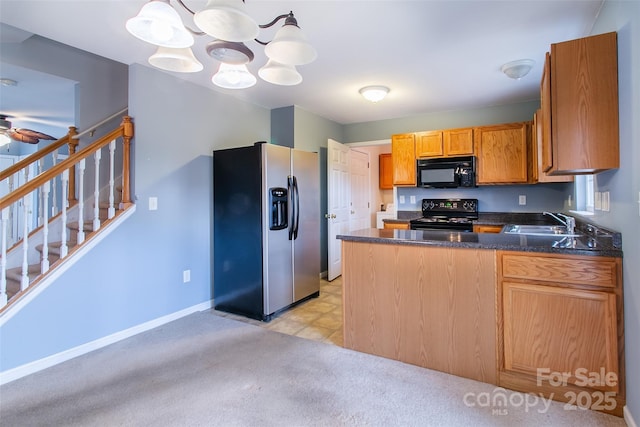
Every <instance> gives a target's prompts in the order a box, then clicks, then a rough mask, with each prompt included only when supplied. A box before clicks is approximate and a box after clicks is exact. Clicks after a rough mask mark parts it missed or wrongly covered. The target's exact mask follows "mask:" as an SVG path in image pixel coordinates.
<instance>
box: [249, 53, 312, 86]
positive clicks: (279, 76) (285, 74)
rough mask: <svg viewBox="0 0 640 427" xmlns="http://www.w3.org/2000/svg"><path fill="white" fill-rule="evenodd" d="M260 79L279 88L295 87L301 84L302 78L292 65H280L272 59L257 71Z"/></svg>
mask: <svg viewBox="0 0 640 427" xmlns="http://www.w3.org/2000/svg"><path fill="white" fill-rule="evenodd" d="M258 75H259V76H260V78H261V79H262V80H264V81H266V82H269V83H273V84H274V85H281V86H295V85H297V84H300V83H301V82H302V76H301V75H300V73H298V70H296V67H294V66H293V65H285V64H280V63H279V62H276V61H274V60H272V59H270V60H269V61H267V63H266V65H265V66H264V67H262V68H260V70H258Z"/></svg>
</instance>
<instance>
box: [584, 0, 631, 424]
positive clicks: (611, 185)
mask: <svg viewBox="0 0 640 427" xmlns="http://www.w3.org/2000/svg"><path fill="white" fill-rule="evenodd" d="M609 31H617V32H618V94H619V97H620V104H619V105H620V169H618V170H615V171H609V172H604V173H601V174H598V175H596V191H609V192H610V201H611V210H610V211H609V212H602V211H596V217H595V218H594V220H595V221H596V222H598V223H599V224H601V225H604V226H607V227H610V228H613V229H615V230H622V231H623V234H622V250H623V252H624V261H623V280H624V315H625V344H626V348H625V357H626V360H627V363H626V367H627V408H628V410H629V411H630V412H631V414H632V415H633V418H634V420H635V423H636V424H637V425H640V365H638V363H637V361H638V360H640V283H639V281H638V278H639V277H640V264H639V263H638V260H640V212H639V211H638V210H639V209H640V206H639V205H638V200H639V199H640V168H639V166H640V124H639V122H638V117H640V55H639V54H638V53H639V52H640V2H638V1H606V2H605V3H604V7H603V8H602V11H601V12H600V15H599V17H598V20H597V22H596V25H595V26H594V28H593V31H592V34H601V33H606V32H609Z"/></svg>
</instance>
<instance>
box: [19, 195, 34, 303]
mask: <svg viewBox="0 0 640 427" xmlns="http://www.w3.org/2000/svg"><path fill="white" fill-rule="evenodd" d="M32 194H33V193H30V194H27V195H26V196H24V198H23V199H22V208H23V213H24V216H23V220H24V221H23V224H22V233H23V236H22V277H21V278H20V290H21V291H24V290H25V289H27V288H28V287H29V217H30V216H31V212H30V211H31V196H32Z"/></svg>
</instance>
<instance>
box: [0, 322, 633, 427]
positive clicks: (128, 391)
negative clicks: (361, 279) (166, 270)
mask: <svg viewBox="0 0 640 427" xmlns="http://www.w3.org/2000/svg"><path fill="white" fill-rule="evenodd" d="M496 393H503V394H505V395H506V396H507V398H508V401H509V402H511V403H510V404H509V405H508V406H506V407H492V406H490V405H489V406H487V405H484V404H483V403H482V402H483V399H482V396H485V397H486V396H494V395H495V394H496ZM523 401H524V395H522V394H520V393H514V392H507V391H501V390H496V388H495V387H494V386H491V385H487V384H483V383H478V382H475V381H470V380H466V379H463V378H458V377H455V376H451V375H447V374H443V373H439V372H434V371H430V370H427V369H422V368H418V367H415V366H411V365H406V364H403V363H399V362H396V361H392V360H388V359H383V358H379V357H375V356H371V355H367V354H362V353H357V352H353V351H350V350H346V349H344V348H341V347H338V346H336V345H333V344H331V343H324V342H317V341H312V340H308V339H304V338H300V337H294V336H290V335H285V334H281V333H278V332H274V331H269V330H266V329H264V328H260V327H258V326H255V325H251V324H247V323H243V322H238V321H235V320H231V319H228V318H223V317H220V316H216V315H215V314H213V313H212V312H202V313H196V314H193V315H190V316H187V317H185V318H183V319H180V320H177V321H175V322H172V323H169V324H167V325H164V326H162V327H159V328H156V329H154V330H151V331H149V332H145V333H143V334H140V335H137V336H135V337H132V338H129V339H127V340H124V341H122V342H119V343H116V344H113V345H111V346H108V347H105V348H104V349H101V350H98V351H95V352H93V353H90V354H87V355H84V356H81V357H78V358H76V359H73V360H70V361H68V362H66V363H63V364H60V365H57V366H55V367H52V368H49V369H47V370H45V371H42V372H40V373H37V374H34V375H31V376H29V377H25V378H22V379H20V380H16V381H14V382H12V383H9V384H6V385H4V386H2V387H0V424H1V425H3V426H360V425H366V426H494V425H498V426H500V425H504V426H541V425H549V426H563V425H565V426H624V421H623V420H622V419H620V418H617V417H613V416H609V415H604V414H601V413H597V412H592V411H587V410H571V409H565V407H564V405H563V404H561V403H557V402H550V403H549V404H548V405H549V406H548V407H547V406H545V404H546V403H545V404H543V403H542V402H541V401H539V402H538V403H537V404H536V405H534V406H529V407H526V406H525V405H524V404H523ZM530 403H532V402H530Z"/></svg>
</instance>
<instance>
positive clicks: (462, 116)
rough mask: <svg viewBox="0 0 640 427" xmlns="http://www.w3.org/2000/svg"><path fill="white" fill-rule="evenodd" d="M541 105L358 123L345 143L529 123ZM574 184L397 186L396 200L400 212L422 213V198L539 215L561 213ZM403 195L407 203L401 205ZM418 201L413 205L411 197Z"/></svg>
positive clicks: (351, 127)
mask: <svg viewBox="0 0 640 427" xmlns="http://www.w3.org/2000/svg"><path fill="white" fill-rule="evenodd" d="M539 105H540V102H539V101H538V100H536V101H530V102H523V103H520V104H513V105H500V106H494V107H486V108H479V109H471V110H460V111H446V112H441V113H431V114H423V115H419V116H413V117H405V118H400V119H393V120H381V121H379V122H368V123H358V124H353V125H346V126H345V140H347V141H349V142H361V141H376V140H382V139H388V138H390V136H391V135H392V134H396V133H405V132H418V131H425V130H436V129H452V128H460V127H471V126H481V125H491V124H498V123H511V122H520V121H528V120H531V119H532V118H533V113H534V112H535V111H536V109H538V107H539ZM572 191H573V184H537V185H497V186H495V185H492V186H481V187H478V188H474V189H456V190H445V189H437V190H436V189H424V188H407V187H398V189H397V192H396V194H397V196H398V199H397V200H396V201H395V203H396V209H397V210H400V211H420V203H421V200H422V199H423V198H449V197H459V198H477V199H478V209H479V210H480V211H482V212H540V211H545V210H548V211H562V210H564V209H565V203H566V199H567V198H568V196H569V194H572ZM520 195H524V196H526V197H527V204H526V205H524V206H521V205H519V204H518V198H519V196H520ZM401 196H404V199H405V202H404V203H401V202H400V197H401ZM412 196H413V197H414V198H415V202H411V197H412Z"/></svg>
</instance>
